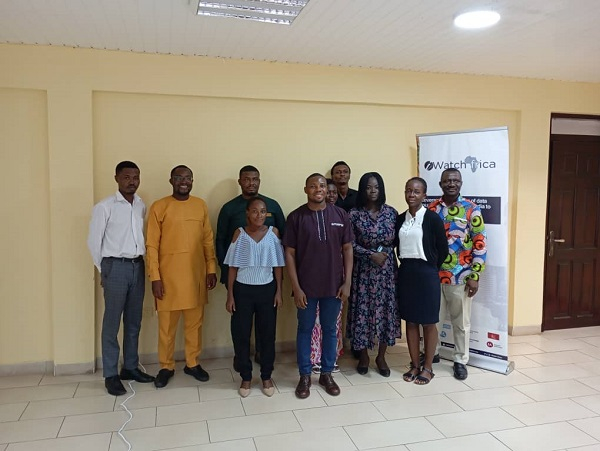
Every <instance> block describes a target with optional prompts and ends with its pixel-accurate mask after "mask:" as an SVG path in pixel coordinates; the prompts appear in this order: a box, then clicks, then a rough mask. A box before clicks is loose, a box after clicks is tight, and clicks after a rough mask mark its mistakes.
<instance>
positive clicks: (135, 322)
mask: <svg viewBox="0 0 600 451" xmlns="http://www.w3.org/2000/svg"><path fill="white" fill-rule="evenodd" d="M100 268H101V269H102V286H103V288H104V318H103V319H102V365H103V370H102V375H103V376H104V377H111V376H116V375H117V374H119V352H120V348H119V341H118V339H117V334H118V333H119V327H120V325H121V316H122V317H123V368H126V369H128V370H132V369H135V368H137V366H138V364H139V357H138V338H139V335H140V328H141V325H142V307H143V305H144V291H145V283H146V280H145V270H144V260H143V259H140V261H138V262H132V261H127V260H122V259H116V258H103V259H102V263H101V264H100Z"/></svg>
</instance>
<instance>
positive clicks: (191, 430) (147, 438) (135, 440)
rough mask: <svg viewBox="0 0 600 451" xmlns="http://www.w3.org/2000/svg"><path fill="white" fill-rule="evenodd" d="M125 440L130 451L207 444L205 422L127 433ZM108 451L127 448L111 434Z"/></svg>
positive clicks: (136, 430) (114, 434)
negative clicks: (128, 444) (129, 446)
mask: <svg viewBox="0 0 600 451" xmlns="http://www.w3.org/2000/svg"><path fill="white" fill-rule="evenodd" d="M124 435H125V438H126V439H127V441H128V442H129V443H131V449H132V450H143V451H154V450H163V449H169V448H176V447H183V446H192V445H199V444H204V443H209V442H210V440H209V438H208V431H207V429H206V422H204V421H202V422H199V423H186V424H177V425H173V426H160V427H155V428H148V429H135V430H133V431H127V432H126V433H125V434H124ZM109 450H110V451H127V446H126V445H125V442H123V441H122V440H121V438H120V437H119V436H118V435H117V434H116V433H114V432H113V434H112V440H111V442H110V448H109Z"/></svg>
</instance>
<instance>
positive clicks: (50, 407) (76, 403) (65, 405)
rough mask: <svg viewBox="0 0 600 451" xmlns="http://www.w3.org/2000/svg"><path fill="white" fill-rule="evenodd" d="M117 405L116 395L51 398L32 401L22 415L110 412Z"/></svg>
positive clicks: (43, 415) (47, 415)
mask: <svg viewBox="0 0 600 451" xmlns="http://www.w3.org/2000/svg"><path fill="white" fill-rule="evenodd" d="M114 407H115V397H114V396H110V395H106V396H96V397H94V398H69V399H49V400H46V401H32V402H30V403H29V405H28V406H27V408H26V409H25V412H23V415H22V416H21V419H23V420H32V419H36V418H50V417H64V416H66V415H81V414H86V413H100V412H110V411H112V410H113V409H114Z"/></svg>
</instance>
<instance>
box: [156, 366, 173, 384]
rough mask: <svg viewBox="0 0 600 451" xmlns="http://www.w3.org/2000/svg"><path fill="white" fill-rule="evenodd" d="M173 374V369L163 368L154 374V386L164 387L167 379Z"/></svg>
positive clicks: (167, 381)
mask: <svg viewBox="0 0 600 451" xmlns="http://www.w3.org/2000/svg"><path fill="white" fill-rule="evenodd" d="M174 374H175V370H168V369H166V368H163V369H162V370H160V371H159V372H158V374H157V375H156V379H154V386H155V387H156V388H163V387H166V386H167V384H168V383H169V379H171V378H172V377H173V375H174Z"/></svg>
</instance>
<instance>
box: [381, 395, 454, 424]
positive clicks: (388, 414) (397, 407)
mask: <svg viewBox="0 0 600 451" xmlns="http://www.w3.org/2000/svg"><path fill="white" fill-rule="evenodd" d="M373 404H374V405H375V407H376V408H377V410H379V411H380V412H381V413H382V414H383V416H384V417H385V418H386V419H387V420H400V419H402V418H416V417H423V416H428V415H439V414H442V413H451V412H461V411H462V409H461V408H460V407H459V406H457V405H456V404H455V403H453V402H452V401H451V400H449V399H448V398H447V397H446V396H444V395H431V396H418V397H411V398H401V399H394V400H388V401H376V402H374V403H373Z"/></svg>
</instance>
